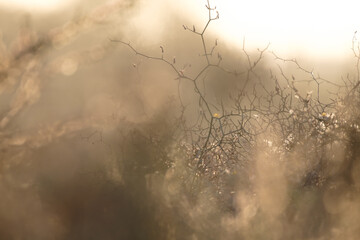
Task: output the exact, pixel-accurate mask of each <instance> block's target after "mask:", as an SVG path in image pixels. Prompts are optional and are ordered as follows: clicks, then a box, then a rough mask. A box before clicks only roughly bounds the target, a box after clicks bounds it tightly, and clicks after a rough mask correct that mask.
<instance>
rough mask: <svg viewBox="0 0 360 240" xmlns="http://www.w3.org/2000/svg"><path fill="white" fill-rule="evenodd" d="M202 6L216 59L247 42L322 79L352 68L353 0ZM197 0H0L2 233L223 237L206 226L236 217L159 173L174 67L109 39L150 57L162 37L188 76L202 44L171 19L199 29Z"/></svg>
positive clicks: (230, 56) (173, 112)
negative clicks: (212, 10)
mask: <svg viewBox="0 0 360 240" xmlns="http://www.w3.org/2000/svg"><path fill="white" fill-rule="evenodd" d="M211 3H212V5H216V6H217V10H218V11H219V13H220V19H219V20H218V21H215V22H214V23H212V24H211V25H210V27H209V31H208V32H207V34H208V35H207V37H208V39H209V41H211V42H213V41H215V39H218V40H219V45H220V46H219V48H220V51H222V53H223V57H224V64H225V66H226V67H228V68H234V69H236V68H238V67H240V68H241V67H242V66H243V65H244V59H243V58H241V57H239V52H241V50H242V48H243V46H244V39H245V46H246V48H247V49H248V50H249V52H252V51H256V49H257V48H264V47H265V46H266V45H267V44H268V43H269V42H270V43H271V45H270V48H269V52H271V51H274V52H276V53H277V54H279V55H281V56H282V57H284V58H285V57H286V58H294V57H296V58H297V59H298V60H299V61H301V63H302V64H303V65H304V66H306V67H307V68H309V69H315V71H316V72H317V73H319V74H321V76H322V77H325V78H327V79H329V80H331V81H339V80H340V79H341V76H342V75H346V74H347V73H349V72H352V71H353V70H354V66H355V64H354V59H353V53H352V51H351V49H350V48H351V41H352V39H353V36H354V32H355V31H356V30H357V28H359V26H360V25H359V24H360V23H359V21H358V20H357V19H356V17H357V12H356V11H357V10H358V7H359V3H357V2H356V1H342V2H341V3H340V2H336V1H332V2H328V1H316V2H314V1H307V0H306V1H295V2H294V1H292V2H291V3H290V2H288V1H280V0H278V1H272V2H271V3H269V2H268V1H245V2H239V1H235V0H234V1H230V0H228V1H220V0H219V1H211ZM205 4H206V1H191V0H186V1H173V0H154V1H146V0H120V1H100V0H86V1H85V0H63V1H60V0H48V1H42V0H27V1H21V0H12V1H5V0H1V1H0V196H1V198H0V239H9V240H10V239H14V240H15V239H16V240H18V239H74V240H75V239H221V238H219V237H220V236H223V237H224V239H226V235H221V234H220V230H219V229H218V228H217V226H219V224H220V225H222V226H225V227H224V229H227V228H231V227H232V224H237V223H236V222H235V223H234V222H232V223H225V222H226V219H225V220H224V218H221V216H222V215H221V213H220V212H217V211H216V210H214V209H213V208H216V207H215V206H213V205H212V204H211V203H210V202H209V201H207V199H206V198H204V199H202V200H201V201H200V200H199V203H198V204H197V205H196V207H192V206H188V205H186V204H184V202H182V201H181V199H182V194H181V193H180V192H178V191H179V190H176V189H178V188H177V186H179V185H180V183H179V182H180V180H179V179H177V178H176V177H174V176H175V175H176V174H175V175H174V174H172V173H171V172H169V171H167V167H168V166H167V163H168V162H170V161H171V158H172V157H173V156H172V155H171V153H172V151H173V149H172V148H173V147H174V146H172V145H171V141H172V138H173V133H174V132H176V129H175V127H176V126H174V124H173V120H174V119H175V118H176V116H178V114H179V112H178V110H179V109H178V108H177V107H178V105H177V94H178V88H177V82H176V81H174V79H175V78H176V76H174V74H173V73H172V72H171V69H169V68H167V67H166V66H164V65H163V64H161V63H160V62H153V61H150V60H148V59H145V58H142V57H139V56H136V55H135V54H134V53H133V52H131V51H130V50H129V49H128V48H127V47H126V46H124V45H122V44H120V43H117V42H113V41H111V40H114V39H118V40H123V41H125V42H131V44H132V45H133V46H135V47H136V49H138V50H139V51H141V52H144V53H148V54H152V55H155V56H160V54H161V49H160V46H162V47H163V48H164V49H165V52H164V56H165V57H167V58H169V59H173V58H174V57H176V61H177V64H179V65H185V64H190V63H191V64H192V68H191V69H190V70H188V71H189V73H193V72H196V71H197V69H199V68H200V67H201V66H202V65H203V64H204V59H203V58H201V57H199V54H200V53H201V51H202V50H201V47H202V45H201V42H200V41H199V39H198V37H197V36H195V35H193V34H191V33H189V32H186V31H184V30H183V27H182V25H183V24H185V25H188V26H192V25H195V26H196V27H198V28H199V29H200V28H201V27H202V26H204V24H205V23H206V21H207V17H208V16H207V14H208V12H207V11H206V9H205V7H204V5H205ZM265 60H266V63H267V62H269V63H268V64H270V65H271V64H272V63H271V61H272V60H273V56H272V57H271V56H268V57H267V58H265ZM267 66H268V65H267V64H264V66H261V67H260V68H261V69H262V68H263V69H265V68H266V67H267ZM285 70H286V69H285ZM290 70H291V69H290ZM260 71H261V70H260ZM209 77H210V78H211V77H214V78H222V77H223V76H219V75H214V76H209ZM149 136H155V140H154V139H152V138H149ZM149 179H150V180H149ZM164 189H165V190H164ZM174 189H175V190H174ZM160 198H161V199H162V201H159V199H160ZM309 198H311V196H309ZM164 199H165V200H164ZM242 200H243V201H250V200H249V199H248V198H244V199H242ZM184 211H187V213H184ZM249 211H250V210H249ZM309 216H310V214H309ZM304 219H305V217H304ZM224 221H225V222H224ZM200 222H201V223H200ZM173 226H177V227H176V230H175V228H174V227H173ZM268 226H270V225H267V226H262V228H263V230H261V231H264V232H266V231H270V229H267V227H268ZM234 228H236V227H234ZM204 229H206V231H204ZM209 229H212V231H213V232H212V231H210V230H209ZM207 231H208V232H207ZM281 231H284V232H285V230H281ZM334 231H336V230H334ZM299 234H300V233H299ZM310 236H313V235H311V233H309V236H305V237H308V239H310ZM228 239H229V238H228ZM248 239H262V238H255V237H254V238H252V237H249V238H248ZM270 239H281V238H280V237H279V236H278V235H276V234H275V235H271V238H270ZM299 239H300V238H299ZM301 239H305V238H301ZM313 239H315V238H313ZM316 239H322V238H316ZM348 239H350V238H348Z"/></svg>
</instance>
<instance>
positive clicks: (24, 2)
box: [0, 0, 73, 12]
mask: <svg viewBox="0 0 360 240" xmlns="http://www.w3.org/2000/svg"><path fill="white" fill-rule="evenodd" d="M71 1H73V0H0V7H8V8H17V9H23V10H28V11H36V12H49V11H54V10H57V9H59V8H62V7H64V6H65V5H66V4H68V3H70V2H71Z"/></svg>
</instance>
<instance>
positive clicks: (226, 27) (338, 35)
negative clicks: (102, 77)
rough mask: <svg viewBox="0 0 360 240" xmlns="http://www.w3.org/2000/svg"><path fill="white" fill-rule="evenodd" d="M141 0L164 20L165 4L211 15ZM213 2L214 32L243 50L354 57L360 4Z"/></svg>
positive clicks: (54, 6)
mask: <svg viewBox="0 0 360 240" xmlns="http://www.w3.org/2000/svg"><path fill="white" fill-rule="evenodd" d="M141 1H142V2H143V6H144V5H145V6H146V8H145V11H144V12H143V14H145V15H147V16H148V15H149V14H150V15H151V14H155V13H156V15H154V16H159V13H163V12H164V5H166V6H168V7H169V6H170V7H172V8H173V10H174V11H177V12H183V13H184V14H191V16H192V18H194V16H195V17H198V18H199V20H200V18H201V19H204V18H206V14H207V13H206V10H205V8H204V5H205V3H206V1H205V0H198V1H193V0H183V1H175V0H155V1H154V0H153V1H148V0H141ZM76 2H79V0H12V1H8V0H0V6H2V7H11V8H23V9H25V10H27V11H36V12H43V13H44V12H51V11H57V10H63V9H64V8H66V7H68V8H70V7H71V3H76ZM84 3H85V2H84ZM150 3H151V4H150ZM211 3H212V5H213V6H214V5H216V6H217V9H218V10H219V12H220V17H221V18H220V20H219V21H218V22H217V23H216V24H213V25H212V30H214V31H216V33H217V34H219V35H220V36H221V37H222V38H223V40H224V39H225V40H226V41H228V42H229V43H233V44H236V45H237V46H238V47H241V46H242V41H243V38H244V37H246V42H247V46H248V47H262V46H265V45H266V44H267V43H268V42H271V46H272V47H271V49H272V50H275V51H276V52H278V53H282V54H284V53H290V54H299V53H301V54H307V55H316V56H321V58H329V57H331V58H334V57H335V58H336V57H340V56H343V55H344V54H346V55H348V54H351V52H350V51H349V48H350V47H351V40H352V37H353V33H354V32H355V31H356V30H358V29H360V21H359V20H358V18H357V16H358V14H357V11H358V9H359V7H360V2H359V1H357V0H342V1H339V0H331V1H329V0H327V1H325V0H317V1H313V0H301V1H299V0H294V1H287V0H272V1H267V0H251V1H250V0H247V1H239V0H212V1H211ZM149 4H150V5H149ZM146 9H148V11H149V12H148V13H145V12H146ZM166 9H167V10H166V11H168V8H166ZM166 11H165V12H166ZM153 19H155V18H154V17H153Z"/></svg>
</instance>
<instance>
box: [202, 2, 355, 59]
mask: <svg viewBox="0 0 360 240" xmlns="http://www.w3.org/2000/svg"><path fill="white" fill-rule="evenodd" d="M205 2H206V1H204V3H205ZM210 2H211V3H212V5H213V6H214V5H216V6H217V10H218V11H219V12H220V20H219V22H218V23H217V24H214V25H215V26H214V30H215V31H216V32H217V33H220V34H221V35H222V36H224V37H225V39H226V40H227V41H229V42H231V43H234V44H236V45H237V46H239V47H242V42H243V39H244V37H245V39H246V41H245V42H246V45H247V47H250V48H251V47H256V48H258V47H259V48H262V47H264V46H266V45H267V43H269V42H270V43H271V48H272V49H274V50H275V51H277V52H279V51H280V52H283V53H285V52H286V53H290V54H294V53H302V54H307V55H314V54H315V55H320V56H322V57H336V56H343V55H344V54H345V52H346V53H348V51H349V49H350V48H351V41H352V37H353V34H354V32H355V31H356V30H359V31H360V18H359V13H358V12H359V9H360V1H359V0H341V1H340V0H292V1H289V0H272V1H269V0H245V1H240V0H212V1H210ZM203 8H204V9H205V7H203ZM196 10H197V11H198V10H199V9H196ZM203 11H204V10H203Z"/></svg>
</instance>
